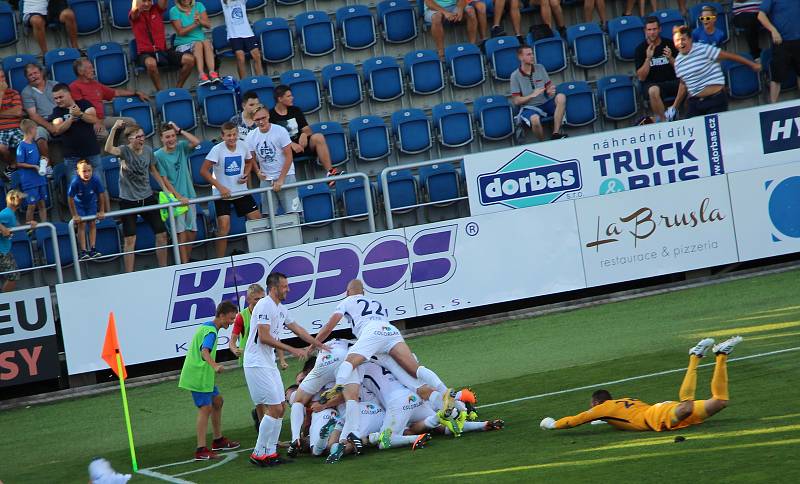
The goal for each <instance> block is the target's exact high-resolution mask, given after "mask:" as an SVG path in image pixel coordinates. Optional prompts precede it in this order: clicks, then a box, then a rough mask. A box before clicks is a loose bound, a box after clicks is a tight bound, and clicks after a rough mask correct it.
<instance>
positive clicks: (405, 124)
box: [392, 108, 433, 155]
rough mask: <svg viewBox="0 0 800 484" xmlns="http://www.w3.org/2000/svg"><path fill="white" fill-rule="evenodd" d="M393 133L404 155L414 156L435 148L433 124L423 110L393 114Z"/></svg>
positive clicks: (405, 110) (406, 110) (402, 110)
mask: <svg viewBox="0 0 800 484" xmlns="http://www.w3.org/2000/svg"><path fill="white" fill-rule="evenodd" d="M392 132H393V133H394V136H395V139H396V140H397V149H399V150H400V151H401V152H403V153H406V154H409V155H414V154H417V153H422V152H424V151H428V150H429V149H431V146H433V143H432V141H431V124H430V121H429V120H428V117H427V116H426V115H425V111H423V110H421V109H416V108H412V109H401V110H399V111H395V112H394V113H392Z"/></svg>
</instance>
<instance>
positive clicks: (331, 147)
mask: <svg viewBox="0 0 800 484" xmlns="http://www.w3.org/2000/svg"><path fill="white" fill-rule="evenodd" d="M310 127H311V131H312V132H314V133H320V134H321V135H322V136H324V137H325V142H326V143H327V144H328V151H329V152H330V155H331V165H333V166H339V165H343V164H345V163H347V162H348V161H349V160H350V148H349V147H348V146H347V135H346V134H345V132H344V128H342V125H341V124H339V123H337V122H335V121H323V122H321V123H314V124H312V125H311V126H310ZM337 184H338V182H337Z"/></svg>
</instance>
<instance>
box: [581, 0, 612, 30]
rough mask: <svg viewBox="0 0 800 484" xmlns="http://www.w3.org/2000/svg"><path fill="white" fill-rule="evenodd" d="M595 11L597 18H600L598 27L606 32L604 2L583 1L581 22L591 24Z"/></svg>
mask: <svg viewBox="0 0 800 484" xmlns="http://www.w3.org/2000/svg"><path fill="white" fill-rule="evenodd" d="M595 10H597V16H598V17H600V27H601V28H602V29H603V30H606V26H607V22H608V14H607V13H606V0H583V21H584V22H586V23H589V22H591V21H592V17H593V16H594V11H595Z"/></svg>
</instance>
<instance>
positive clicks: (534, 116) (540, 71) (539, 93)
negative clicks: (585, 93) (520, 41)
mask: <svg viewBox="0 0 800 484" xmlns="http://www.w3.org/2000/svg"><path fill="white" fill-rule="evenodd" d="M517 58H518V59H519V69H517V70H515V71H514V72H512V73H511V81H510V82H511V101H512V102H513V103H514V105H515V106H520V110H519V114H517V119H516V124H517V126H518V127H519V128H522V127H523V126H525V125H526V126H528V127H529V128H531V131H533V133H534V134H535V135H536V138H537V139H538V140H539V141H544V139H545V138H544V129H543V128H542V122H543V121H545V120H549V119H552V120H553V134H552V135H551V136H550V139H561V138H566V137H567V135H566V134H564V133H562V132H561V126H562V124H563V122H564V112H565V111H566V109H567V97H566V96H564V95H563V94H556V86H555V85H554V84H553V82H552V81H551V80H550V76H549V75H547V70H546V69H545V68H544V66H543V65H541V64H536V63H534V59H533V49H532V48H530V47H529V46H527V45H523V46H521V47H519V48H518V49H517Z"/></svg>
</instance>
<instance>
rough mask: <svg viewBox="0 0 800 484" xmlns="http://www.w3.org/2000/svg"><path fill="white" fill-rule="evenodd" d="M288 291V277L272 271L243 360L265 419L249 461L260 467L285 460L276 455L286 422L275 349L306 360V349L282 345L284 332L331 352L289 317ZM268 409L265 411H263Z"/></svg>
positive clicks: (255, 314) (255, 398) (253, 321)
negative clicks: (284, 304) (283, 422)
mask: <svg viewBox="0 0 800 484" xmlns="http://www.w3.org/2000/svg"><path fill="white" fill-rule="evenodd" d="M288 292H289V282H288V281H287V280H286V276H285V275H283V274H281V273H278V272H273V273H271V274H270V275H269V276H267V297H265V298H263V299H261V300H260V301H258V303H257V304H256V306H255V307H254V308H253V315H252V318H251V321H250V334H249V335H248V342H247V346H246V347H245V357H244V377H245V380H246V381H247V389H248V390H249V391H250V398H252V399H253V403H254V404H255V405H258V406H261V407H262V411H263V414H264V418H262V419H261V423H260V424H259V427H258V440H256V445H255V448H254V449H253V453H252V454H251V455H250V461H251V462H252V463H253V464H256V465H258V466H272V465H276V464H281V463H282V462H283V461H282V460H281V459H280V457H279V456H278V453H277V443H278V436H279V435H280V432H281V423H282V421H283V412H284V407H283V402H284V399H285V398H286V397H285V394H284V390H283V381H282V380H281V373H280V370H278V367H277V365H276V364H275V349H276V348H280V349H282V350H284V351H288V352H289V353H291V354H293V355H295V356H296V357H298V358H305V357H306V356H307V353H308V352H307V350H301V349H298V348H294V347H292V346H289V345H287V344H285V343H283V342H281V340H280V337H281V333H282V332H283V331H284V329H288V330H290V331H291V332H293V333H294V334H296V335H297V336H298V337H300V339H302V340H303V341H305V342H307V343H309V344H311V345H313V346H316V347H317V348H319V349H323V350H326V351H328V350H329V348H328V347H327V346H325V345H322V344H318V343H316V341H315V340H314V338H312V337H311V336H310V335H309V334H308V332H307V331H306V330H305V329H304V328H303V327H302V326H300V325H299V324H297V323H296V322H295V321H294V320H293V319H292V318H291V317H290V316H289V313H288V311H287V310H286V308H285V307H284V306H283V304H281V303H282V301H283V300H284V299H286V294H287V293H288ZM264 407H266V408H264Z"/></svg>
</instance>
